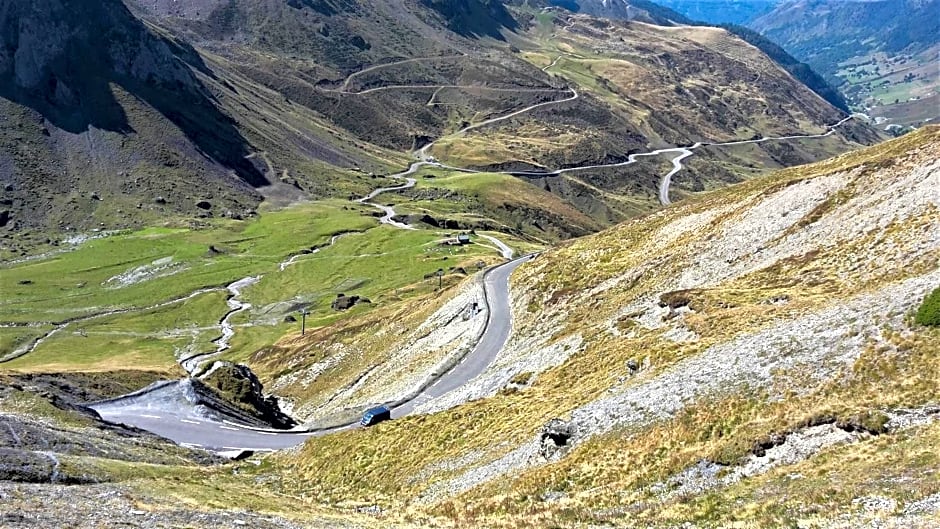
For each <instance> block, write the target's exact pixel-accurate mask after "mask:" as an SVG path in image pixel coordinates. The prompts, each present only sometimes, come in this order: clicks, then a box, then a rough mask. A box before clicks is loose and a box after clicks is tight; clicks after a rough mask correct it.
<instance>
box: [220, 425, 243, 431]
mask: <svg viewBox="0 0 940 529" xmlns="http://www.w3.org/2000/svg"><path fill="white" fill-rule="evenodd" d="M219 428H221V429H223V430H232V431H233V432H237V431H238V428H232V427H231V426H219Z"/></svg>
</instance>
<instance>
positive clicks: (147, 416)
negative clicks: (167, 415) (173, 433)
mask: <svg viewBox="0 0 940 529" xmlns="http://www.w3.org/2000/svg"><path fill="white" fill-rule="evenodd" d="M140 416H141V417H146V418H148V419H161V418H162V417H160V416H159V415H146V414H144V413H141V414H140Z"/></svg>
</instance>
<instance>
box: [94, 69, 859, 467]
mask: <svg viewBox="0 0 940 529" xmlns="http://www.w3.org/2000/svg"><path fill="white" fill-rule="evenodd" d="M559 58H560V57H559ZM557 61H558V59H556V60H555V63H557ZM404 62H409V61H404ZM555 63H553V64H552V65H554V64H555ZM390 65H391V64H387V65H378V66H377V67H375V68H371V69H372V70H374V69H377V68H378V67H382V66H390ZM552 65H549V67H548V68H550V67H551V66H552ZM548 68H546V69H548ZM369 70H370V69H366V70H363V71H361V72H359V73H364V72H366V71H369ZM354 75H355V74H354ZM352 77H353V76H350V78H347V79H346V81H345V82H344V84H343V88H344V89H346V88H348V86H349V82H350V80H351V78H352ZM429 88H430V87H429ZM435 88H439V87H435ZM378 89H385V88H384V87H380V88H378ZM378 89H375V90H378ZM569 90H570V92H571V96H570V97H568V98H565V99H561V100H557V101H548V102H543V103H538V104H535V105H530V106H527V107H525V108H522V109H520V110H517V111H513V112H510V113H508V114H506V115H503V116H498V117H495V118H490V119H487V120H484V121H481V122H479V123H476V124H472V125H468V126H466V127H464V128H462V129H460V130H458V131H456V132H455V133H453V134H451V135H450V137H454V136H460V135H463V134H465V133H467V132H469V131H472V130H475V129H479V128H482V127H485V126H488V125H491V124H494V123H498V122H500V121H503V120H507V119H511V118H513V117H515V116H518V115H520V114H523V113H526V112H529V111H532V110H534V109H537V108H541V107H545V106H549V105H557V104H561V103H565V102H569V101H574V100H577V99H578V98H579V94H578V92H577V90H575V89H574V88H569ZM346 93H353V92H346ZM360 93H363V92H360ZM853 117H854V116H848V117H846V118H845V119H843V120H841V121H839V122H838V123H836V124H834V125H831V126H829V127H828V128H829V130H828V131H827V132H825V133H823V134H816V135H792V136H779V137H764V138H758V139H753V140H740V141H729V142H721V143H702V142H699V143H696V144H694V145H692V146H690V147H672V148H665V149H657V150H653V151H650V152H646V153H634V154H631V155H629V156H628V159H627V161H625V162H618V163H611V164H598V165H588V166H580V167H570V168H565V169H559V170H556V171H545V172H537V171H522V172H517V171H503V173H505V174H512V175H516V176H522V177H545V176H552V175H561V174H564V173H568V172H574V171H585V170H590V169H601V168H609V167H619V166H625V165H629V164H632V163H635V162H636V161H637V159H638V158H640V157H649V156H658V155H662V154H674V155H675V156H674V157H673V158H672V160H671V162H672V166H673V167H672V170H670V171H669V172H668V173H667V174H666V175H664V176H663V178H662V180H661V182H660V185H659V189H658V192H659V200H660V202H662V203H663V204H664V205H666V204H669V203H670V200H669V187H670V184H671V179H672V177H673V176H674V175H675V174H676V173H677V172H679V171H680V170H682V168H683V165H682V161H683V160H685V159H686V158H688V157H690V156H692V155H693V154H694V152H693V151H694V150H696V149H699V148H702V147H707V146H723V145H741V144H749V143H761V142H765V141H775V140H789V139H801V138H821V137H826V136H829V135H831V134H833V133H834V132H835V129H836V128H837V127H839V126H840V125H842V124H843V123H845V122H847V121H849V120H850V119H852V118H853ZM436 141H437V140H435V141H434V142H431V143H428V144H427V145H425V146H423V147H422V148H421V149H419V150H417V151H416V152H415V153H414V154H415V155H416V157H417V158H418V161H415V162H413V163H412V164H411V165H410V166H409V167H408V169H407V170H405V171H403V172H401V173H397V174H393V175H389V176H390V177H391V178H394V179H399V180H404V183H402V184H401V185H398V186H392V187H383V188H379V189H376V190H374V191H372V192H371V193H369V194H368V195H366V196H365V197H362V198H360V199H358V200H357V202H359V203H361V204H366V205H370V206H373V207H375V208H377V209H379V210H381V211H382V212H383V213H384V215H383V216H382V217H381V218H380V219H379V221H380V222H381V223H383V224H387V225H390V226H393V227H396V228H400V229H414V228H413V227H412V226H409V225H407V224H404V223H401V222H398V221H396V220H394V216H395V211H394V209H393V208H392V207H391V206H386V205H382V204H379V203H377V202H375V199H376V197H378V196H379V195H381V194H382V193H386V192H392V191H400V190H403V189H408V188H411V187H414V186H415V185H416V183H417V180H416V179H415V178H412V177H411V175H413V174H415V173H416V172H417V171H418V170H419V169H421V168H422V167H425V166H432V167H442V168H448V169H453V170H457V171H462V172H467V173H479V172H482V171H477V170H472V169H464V168H457V167H450V166H447V165H444V164H441V163H439V162H437V161H436V160H434V158H433V157H431V156H430V155H429V150H430V148H431V147H432V146H433V145H434V144H435V142H436ZM483 237H484V238H486V239H488V240H490V241H491V242H493V243H494V244H495V245H496V246H497V247H498V248H499V249H500V252H501V253H502V255H503V256H504V257H506V258H507V259H508V258H510V257H511V256H512V249H511V248H509V247H508V246H506V245H505V244H503V243H502V242H501V241H499V240H498V239H496V238H494V237H489V236H483ZM530 258H531V256H525V257H521V258H518V259H516V260H513V261H509V262H508V263H504V264H502V265H499V266H497V267H494V268H491V269H489V270H488V271H487V272H486V274H485V276H484V293H485V299H486V304H487V306H488V308H489V310H488V313H487V324H486V327H485V329H484V332H483V334H482V336H481V338H480V340H479V341H478V343H477V344H476V346H475V347H474V348H473V349H472V350H471V351H470V352H469V353H468V354H467V355H466V356H464V357H463V358H462V359H461V360H460V361H459V362H458V363H457V364H456V365H455V366H454V367H453V368H451V369H450V370H448V371H446V372H445V373H442V374H440V375H439V376H438V377H437V378H436V379H432V380H431V381H430V382H429V383H428V384H427V385H426V386H425V387H423V388H422V389H421V390H419V391H417V392H416V393H415V394H413V395H411V396H409V397H407V398H405V399H403V400H401V401H398V402H395V403H390V404H389V405H390V407H391V408H392V415H393V417H395V418H399V417H404V416H406V415H409V414H411V413H413V412H414V410H415V408H416V406H417V405H419V404H420V403H423V402H427V401H428V400H431V399H434V398H437V397H441V396H443V395H445V394H447V393H449V392H451V391H453V390H455V389H457V388H460V387H462V386H463V385H465V384H467V383H469V382H470V381H471V380H473V379H474V378H475V377H477V376H478V375H479V374H481V373H482V372H483V371H485V370H486V368H487V367H488V366H489V365H490V364H491V363H492V362H493V360H494V359H495V357H496V356H497V355H498V354H499V352H500V351H501V350H502V347H503V345H504V344H505V343H506V340H507V339H508V337H509V334H510V332H511V328H512V324H511V306H510V301H509V277H510V275H511V274H512V272H513V271H514V270H515V269H516V268H517V267H518V266H520V265H521V264H523V263H525V262H526V261H528V260H529V259H530ZM289 264H290V262H289V261H288V262H287V264H284V265H283V266H282V267H281V270H283V268H284V266H287V265H289ZM246 279H247V278H246ZM229 290H230V291H232V292H233V296H232V298H230V301H232V300H235V302H237V303H230V307H231V308H232V311H233V312H230V314H232V313H234V312H238V311H240V310H244V307H243V306H242V305H241V302H240V301H238V300H237V297H236V296H237V292H234V291H233V290H232V289H231V288H230V289H229ZM236 305H237V306H236ZM222 323H223V337H222V338H221V339H220V340H219V344H218V345H219V346H220V347H221V346H223V345H225V344H227V338H229V337H230V336H226V333H225V326H224V323H225V322H224V321H223V322H222ZM179 383H182V382H179ZM171 384H173V383H168V384H167V385H163V386H159V387H157V388H154V389H147V390H144V391H142V392H137V393H136V394H131V395H128V396H126V397H122V398H118V399H114V400H110V401H107V402H101V403H96V404H92V405H90V407H92V408H93V409H95V410H97V411H98V413H99V414H101V416H102V417H103V418H105V419H106V420H109V421H112V422H119V423H124V424H129V425H133V426H137V427H140V428H143V429H146V430H149V431H151V432H154V433H157V434H159V435H162V436H164V437H167V438H169V439H171V440H173V441H176V442H178V443H180V444H181V445H184V446H192V447H198V448H205V449H209V450H214V451H220V452H224V451H242V450H254V451H259V450H277V449H282V448H287V447H290V446H295V445H297V444H300V443H302V442H303V441H304V440H305V439H307V438H308V437H310V436H316V435H323V434H326V433H331V432H337V431H341V430H345V429H350V428H355V427H356V423H349V424H344V425H340V426H336V427H332V428H327V429H319V430H309V431H276V430H265V429H259V428H254V427H251V426H248V425H245V424H236V423H233V422H230V421H225V420H222V421H220V420H216V419H209V418H207V417H206V415H203V414H198V413H197V412H196V410H194V409H192V407H186V406H172V405H167V404H168V400H167V398H168V397H166V395H163V394H161V393H160V392H167V391H172V388H171Z"/></svg>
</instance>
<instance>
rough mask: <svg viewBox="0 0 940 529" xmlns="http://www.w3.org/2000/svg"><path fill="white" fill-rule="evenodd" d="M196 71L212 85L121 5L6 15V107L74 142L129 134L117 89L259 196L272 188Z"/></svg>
mask: <svg viewBox="0 0 940 529" xmlns="http://www.w3.org/2000/svg"><path fill="white" fill-rule="evenodd" d="M190 67H192V68H195V69H197V70H199V71H201V72H203V73H204V74H206V75H209V76H212V72H211V71H210V70H209V69H208V67H206V65H205V64H203V63H202V61H201V59H200V58H199V56H198V54H197V53H196V52H195V51H194V50H193V49H192V48H190V47H188V46H184V45H181V44H179V43H176V42H174V41H171V40H169V39H167V38H165V37H162V36H159V35H156V34H154V33H153V32H152V31H151V30H150V29H149V28H148V27H147V26H145V25H144V23H142V22H141V21H140V20H138V19H136V18H135V17H134V16H133V15H132V14H131V13H130V12H129V11H128V10H127V8H126V7H125V6H124V4H122V3H121V2H120V1H119V0H101V1H95V0H36V1H33V2H13V3H7V4H5V6H4V8H3V9H0V97H2V98H5V99H8V100H10V101H13V102H15V103H18V104H20V105H24V106H26V107H29V108H31V109H33V110H35V111H37V112H39V113H40V114H41V115H42V116H43V117H44V118H45V119H46V120H48V121H49V122H50V123H52V124H53V125H54V126H56V127H58V128H60V129H62V130H65V131H68V132H71V133H81V132H84V131H86V130H88V129H90V128H97V129H101V130H108V131H113V132H118V133H122V134H131V133H134V132H135V131H134V130H133V128H132V127H131V126H130V124H129V120H128V117H127V115H126V113H125V111H124V109H123V107H122V106H121V104H120V103H119V102H118V101H117V100H116V99H115V97H114V94H113V93H112V90H111V85H112V84H114V85H118V86H120V87H122V88H123V89H124V90H126V91H127V92H128V93H130V94H132V95H133V96H134V97H136V98H138V99H140V100H141V101H143V102H145V103H147V104H149V105H150V106H152V107H153V108H154V109H156V110H157V111H158V112H160V114H162V115H163V116H165V117H166V118H167V119H169V120H170V121H171V122H173V123H174V124H175V125H176V126H177V127H179V128H180V129H181V130H182V132H183V133H184V134H185V135H186V137H187V138H188V139H189V140H190V141H191V142H192V143H193V144H194V145H195V147H196V148H197V149H198V150H199V152H200V153H201V154H202V155H203V156H205V157H207V158H209V159H211V160H213V161H214V162H216V163H218V164H220V165H223V166H225V167H227V168H229V169H232V170H234V171H235V172H236V173H237V174H238V176H239V177H240V178H241V179H242V180H244V181H245V182H247V183H248V184H250V185H252V186H254V187H259V186H262V185H266V184H268V183H269V182H268V181H267V179H266V178H265V177H264V175H263V174H262V173H261V172H260V171H258V169H257V168H255V167H254V166H253V165H252V164H251V163H250V162H249V161H248V160H246V159H245V156H246V155H248V154H249V152H250V150H249V146H248V141H247V140H246V139H245V138H244V137H243V136H242V135H241V133H240V132H239V131H238V130H237V129H236V127H235V123H234V121H233V120H232V119H231V118H229V117H228V116H226V115H225V114H223V113H222V112H221V111H219V109H218V108H216V106H215V103H214V99H213V97H212V95H211V94H209V92H208V91H207V90H206V89H205V88H204V87H203V86H202V84H201V83H200V82H199V81H198V80H197V79H196V77H195V76H194V75H193V72H192V71H191V70H190Z"/></svg>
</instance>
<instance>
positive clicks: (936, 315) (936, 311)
mask: <svg viewBox="0 0 940 529" xmlns="http://www.w3.org/2000/svg"><path fill="white" fill-rule="evenodd" d="M914 321H915V322H917V323H918V324H920V325H930V326H931V327H940V288H936V289H934V291H933V292H931V293H930V294H928V295H927V297H925V298H924V302H923V303H921V304H920V308H919V309H917V315H916V316H914Z"/></svg>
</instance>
